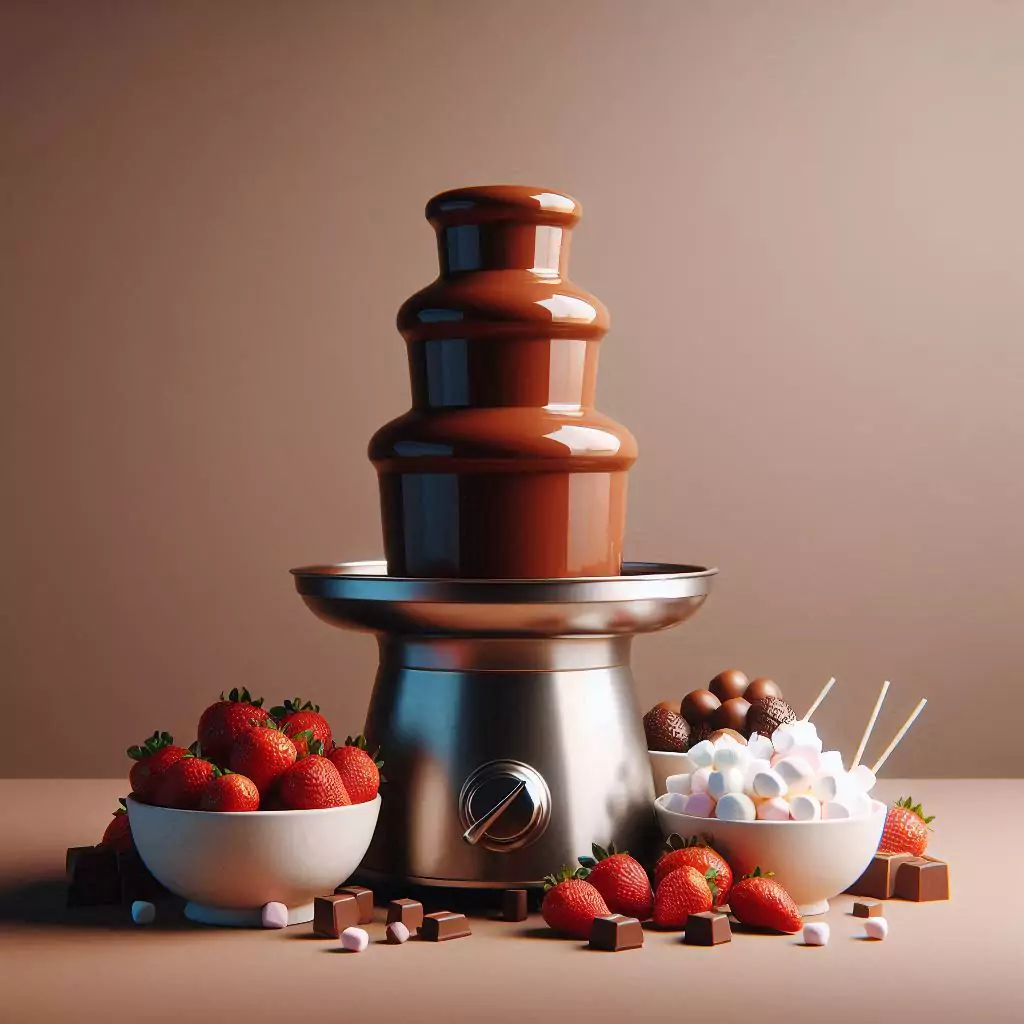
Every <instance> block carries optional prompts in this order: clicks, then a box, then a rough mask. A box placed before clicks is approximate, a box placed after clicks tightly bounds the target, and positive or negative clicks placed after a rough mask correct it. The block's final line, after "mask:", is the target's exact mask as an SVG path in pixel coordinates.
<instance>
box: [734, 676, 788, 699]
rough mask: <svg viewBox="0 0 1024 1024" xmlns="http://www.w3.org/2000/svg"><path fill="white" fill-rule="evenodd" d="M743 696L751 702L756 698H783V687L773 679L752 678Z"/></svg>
mask: <svg viewBox="0 0 1024 1024" xmlns="http://www.w3.org/2000/svg"><path fill="white" fill-rule="evenodd" d="M743 696H744V698H745V699H746V700H749V701H750V703H751V704H753V703H754V701H756V700H764V699H765V697H778V698H779V700H782V689H781V687H780V686H779V684H778V683H776V682H774V681H773V680H771V679H751V680H750V683H749V684H748V685H747V688H746V689H745V690H744V691H743Z"/></svg>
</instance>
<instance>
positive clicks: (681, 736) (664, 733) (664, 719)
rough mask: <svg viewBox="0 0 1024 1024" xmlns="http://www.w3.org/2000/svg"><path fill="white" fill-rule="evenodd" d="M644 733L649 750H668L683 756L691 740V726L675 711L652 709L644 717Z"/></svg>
mask: <svg viewBox="0 0 1024 1024" xmlns="http://www.w3.org/2000/svg"><path fill="white" fill-rule="evenodd" d="M644 733H645V734H646V736H647V749H648V750H668V751H673V752H675V753H677V754H681V753H683V751H684V750H686V747H687V744H688V741H689V739H690V726H689V725H688V724H687V722H686V719H685V718H683V717H682V716H681V715H679V714H677V713H676V712H675V711H668V710H666V709H665V708H651V710H650V711H648V712H647V714H646V715H644Z"/></svg>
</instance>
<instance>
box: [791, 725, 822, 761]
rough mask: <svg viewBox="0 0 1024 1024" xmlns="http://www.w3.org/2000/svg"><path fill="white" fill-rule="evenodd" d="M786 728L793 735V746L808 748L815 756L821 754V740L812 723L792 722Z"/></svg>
mask: <svg viewBox="0 0 1024 1024" xmlns="http://www.w3.org/2000/svg"><path fill="white" fill-rule="evenodd" d="M787 728H789V729H790V731H791V732H792V734H793V739H794V740H795V741H796V743H795V746H798V747H810V748H811V749H812V750H814V752H815V753H816V754H820V753H821V746H822V744H821V739H820V738H819V737H818V730H817V728H816V727H815V725H814V723H813V722H793V723H792V724H791V725H789V726H788V727H787Z"/></svg>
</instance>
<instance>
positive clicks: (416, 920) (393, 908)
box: [387, 899, 423, 932]
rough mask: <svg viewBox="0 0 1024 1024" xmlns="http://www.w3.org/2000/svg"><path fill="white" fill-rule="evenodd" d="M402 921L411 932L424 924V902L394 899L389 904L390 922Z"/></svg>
mask: <svg viewBox="0 0 1024 1024" xmlns="http://www.w3.org/2000/svg"><path fill="white" fill-rule="evenodd" d="M396 921H401V922H402V924H404V925H405V927H406V928H408V929H409V931H410V932H415V931H416V929H417V928H419V926H420V925H421V924H423V904H422V903H417V902H416V900H406V899H402V900H392V901H391V902H390V903H389V904H388V921H387V923H388V924H394V923H395V922H396Z"/></svg>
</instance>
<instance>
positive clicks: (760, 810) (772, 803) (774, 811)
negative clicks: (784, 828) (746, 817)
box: [757, 796, 789, 821]
mask: <svg viewBox="0 0 1024 1024" xmlns="http://www.w3.org/2000/svg"><path fill="white" fill-rule="evenodd" d="M757 818H758V821H789V801H788V800H786V799H784V798H783V797H781V796H777V797H774V798H773V799H771V800H763V801H762V802H761V803H759V804H758V805H757Z"/></svg>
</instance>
